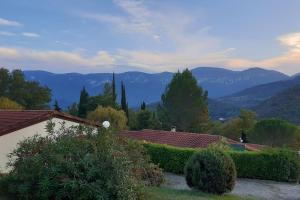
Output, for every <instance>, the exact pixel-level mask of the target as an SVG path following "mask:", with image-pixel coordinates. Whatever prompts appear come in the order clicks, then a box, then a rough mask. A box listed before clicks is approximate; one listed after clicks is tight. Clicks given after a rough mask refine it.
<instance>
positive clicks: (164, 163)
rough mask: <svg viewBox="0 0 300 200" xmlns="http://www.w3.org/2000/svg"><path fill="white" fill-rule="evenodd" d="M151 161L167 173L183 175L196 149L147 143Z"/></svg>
mask: <svg viewBox="0 0 300 200" xmlns="http://www.w3.org/2000/svg"><path fill="white" fill-rule="evenodd" d="M144 147H145V148H146V150H147V152H148V154H149V155H150V157H151V160H152V162H153V163H155V164H159V166H160V167H161V168H162V169H164V170H165V171H167V172H172V173H176V174H183V169H184V166H185V164H186V162H187V160H188V159H189V158H190V157H191V155H192V154H193V153H194V152H195V150H194V149H189V148H177V147H172V146H168V145H160V144H151V143H145V144H144Z"/></svg>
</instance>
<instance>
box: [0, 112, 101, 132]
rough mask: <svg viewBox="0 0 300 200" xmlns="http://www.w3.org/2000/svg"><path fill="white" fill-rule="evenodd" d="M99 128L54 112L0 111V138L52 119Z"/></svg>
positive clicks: (94, 124) (87, 122)
mask: <svg viewBox="0 0 300 200" xmlns="http://www.w3.org/2000/svg"><path fill="white" fill-rule="evenodd" d="M54 117H55V118H59V119H64V120H69V121H73V122H77V123H82V124H87V125H92V126H98V125H97V124H96V123H94V122H91V121H88V120H85V119H81V118H78V117H74V116H71V115H68V114H65V113H62V112H57V111H53V110H21V111H12V110H0V136H1V135H5V134H8V133H10V132H13V131H16V130H19V129H22V128H25V127H27V126H31V125H33V124H36V123H39V122H42V121H45V120H49V119H52V118H54Z"/></svg>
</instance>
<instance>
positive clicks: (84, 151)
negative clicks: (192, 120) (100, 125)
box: [0, 129, 142, 200]
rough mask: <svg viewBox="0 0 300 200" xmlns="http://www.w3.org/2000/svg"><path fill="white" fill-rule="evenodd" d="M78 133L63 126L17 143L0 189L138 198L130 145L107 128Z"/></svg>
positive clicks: (17, 193)
mask: <svg viewBox="0 0 300 200" xmlns="http://www.w3.org/2000/svg"><path fill="white" fill-rule="evenodd" d="M79 132H80V131H79V130H76V131H75V130H74V131H72V130H70V129H69V130H64V131H63V132H62V133H61V134H59V135H56V134H55V133H53V134H49V136H48V137H47V138H41V137H38V136H35V137H33V138H29V139H26V140H25V141H23V142H21V143H20V146H19V147H18V148H17V149H16V150H14V152H13V153H12V154H11V156H12V157H15V158H16V160H15V161H12V162H11V163H10V166H11V167H12V171H11V172H10V173H9V174H8V175H7V176H5V177H3V178H1V179H0V180H1V181H0V186H1V190H2V192H5V194H10V195H13V196H14V197H17V198H18V199H64V200H69V199H70V200H71V199H83V200H84V199H86V200H94V199H99V200H110V199H115V200H118V199H122V200H126V199H127V200H134V199H142V193H141V183H140V181H139V177H138V176H136V175H135V173H134V169H136V168H137V167H136V165H134V163H133V162H132V161H131V160H130V159H131V158H130V157H129V156H128V154H127V153H128V148H129V149H130V147H126V146H124V145H122V143H120V142H118V140H116V139H115V138H114V137H113V136H112V134H110V133H106V132H101V133H99V134H96V135H94V134H90V132H89V133H88V134H87V135H86V136H83V135H80V134H77V133H79ZM125 145H126V144H125ZM137 155H138V153H137ZM136 159H138V158H136ZM137 162H140V161H137ZM138 169H139V168H138Z"/></svg>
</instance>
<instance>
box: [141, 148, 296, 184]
mask: <svg viewBox="0 0 300 200" xmlns="http://www.w3.org/2000/svg"><path fill="white" fill-rule="evenodd" d="M144 146H145V148H146V150H147V152H148V154H149V155H150V157H151V159H152V162H154V163H155V164H159V166H160V167H161V168H162V169H164V171H166V172H172V173H176V174H183V171H184V166H185V164H186V162H187V160H188V159H189V158H190V157H191V156H192V155H193V154H194V153H195V152H196V151H201V150H197V149H190V148H178V147H172V146H168V145H161V144H151V143H145V144H144ZM228 153H229V155H230V156H231V157H232V159H233V161H234V163H235V166H236V170H237V176H238V177H239V178H251V179H263V180H274V181H284V182H298V181H299V178H300V158H299V155H298V154H297V153H296V152H292V151H288V150H282V149H275V150H266V151H261V152H234V151H230V152H228Z"/></svg>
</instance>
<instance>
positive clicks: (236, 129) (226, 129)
mask: <svg viewBox="0 0 300 200" xmlns="http://www.w3.org/2000/svg"><path fill="white" fill-rule="evenodd" d="M255 124H256V114H255V112H252V111H250V110H240V115H239V117H237V118H234V119H232V120H230V121H228V122H226V123H224V124H223V125H222V126H221V127H220V129H219V130H218V133H216V134H220V135H223V136H225V137H227V138H230V139H233V140H239V138H241V135H242V133H244V134H246V135H249V134H250V133H249V132H250V131H251V130H252V128H253V127H254V126H255ZM250 142H252V141H251V140H250Z"/></svg>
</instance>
